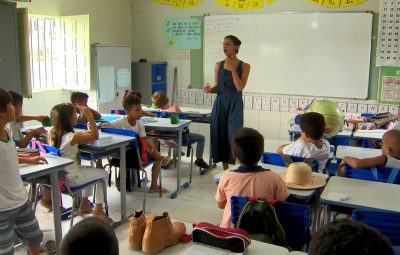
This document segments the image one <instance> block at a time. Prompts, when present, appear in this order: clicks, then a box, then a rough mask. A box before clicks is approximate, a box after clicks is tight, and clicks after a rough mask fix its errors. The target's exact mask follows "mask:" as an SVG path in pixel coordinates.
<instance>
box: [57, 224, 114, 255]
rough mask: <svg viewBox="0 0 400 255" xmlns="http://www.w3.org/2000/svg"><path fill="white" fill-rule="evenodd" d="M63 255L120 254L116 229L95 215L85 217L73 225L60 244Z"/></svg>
mask: <svg viewBox="0 0 400 255" xmlns="http://www.w3.org/2000/svg"><path fill="white" fill-rule="evenodd" d="M60 252H61V255H87V254H96V255H118V254H119V247H118V239H117V236H116V235H115V232H114V229H113V228H112V227H111V226H110V225H108V224H106V223H105V222H104V221H102V220H99V219H97V218H95V217H90V218H85V219H83V220H81V221H80V222H78V223H77V224H75V225H74V226H72V228H71V229H70V230H69V231H68V233H67V234H66V235H65V236H64V238H63V239H62V241H61V244H60Z"/></svg>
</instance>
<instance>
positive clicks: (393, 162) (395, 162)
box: [385, 155, 400, 168]
mask: <svg viewBox="0 0 400 255" xmlns="http://www.w3.org/2000/svg"><path fill="white" fill-rule="evenodd" d="M385 167H389V168H400V159H397V158H394V157H392V156H388V155H386V164H385Z"/></svg>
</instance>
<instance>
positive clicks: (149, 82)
mask: <svg viewBox="0 0 400 255" xmlns="http://www.w3.org/2000/svg"><path fill="white" fill-rule="evenodd" d="M132 89H133V90H135V91H139V92H140V93H141V94H142V104H147V105H151V95H153V93H154V92H156V91H163V92H164V93H167V62H133V63H132Z"/></svg>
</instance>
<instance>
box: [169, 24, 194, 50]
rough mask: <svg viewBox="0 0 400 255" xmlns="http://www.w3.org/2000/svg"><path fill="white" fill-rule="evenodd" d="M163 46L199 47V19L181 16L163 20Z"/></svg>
mask: <svg viewBox="0 0 400 255" xmlns="http://www.w3.org/2000/svg"><path fill="white" fill-rule="evenodd" d="M164 35H165V48H167V49H171V50H181V49H201V20H200V19H199V18H181V19H167V20H165V29H164Z"/></svg>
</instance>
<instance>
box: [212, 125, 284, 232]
mask: <svg viewBox="0 0 400 255" xmlns="http://www.w3.org/2000/svg"><path fill="white" fill-rule="evenodd" d="M263 152H264V137H263V136H262V135H261V134H260V133H259V132H258V131H256V130H254V129H252V128H240V129H237V130H236V131H235V132H234V133H233V137H232V154H233V157H234V158H236V160H237V162H238V163H239V165H240V166H239V167H238V168H237V169H236V170H232V171H228V172H226V173H225V174H224V175H222V176H221V179H220V181H219V184H218V188H217V192H216V194H215V200H216V201H217V205H218V207H219V208H221V209H224V214H223V218H222V221H221V223H220V226H221V227H225V228H227V227H234V226H233V224H232V223H231V204H230V200H231V197H232V196H250V197H257V198H265V199H268V198H271V199H275V200H281V201H282V200H285V199H286V198H287V197H288V196H289V193H288V190H287V188H286V185H285V183H284V182H283V180H282V178H281V177H280V176H279V175H278V174H276V173H274V172H271V170H267V169H263V168H262V167H261V166H259V165H258V162H259V161H260V158H261V155H262V153H263Z"/></svg>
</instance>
